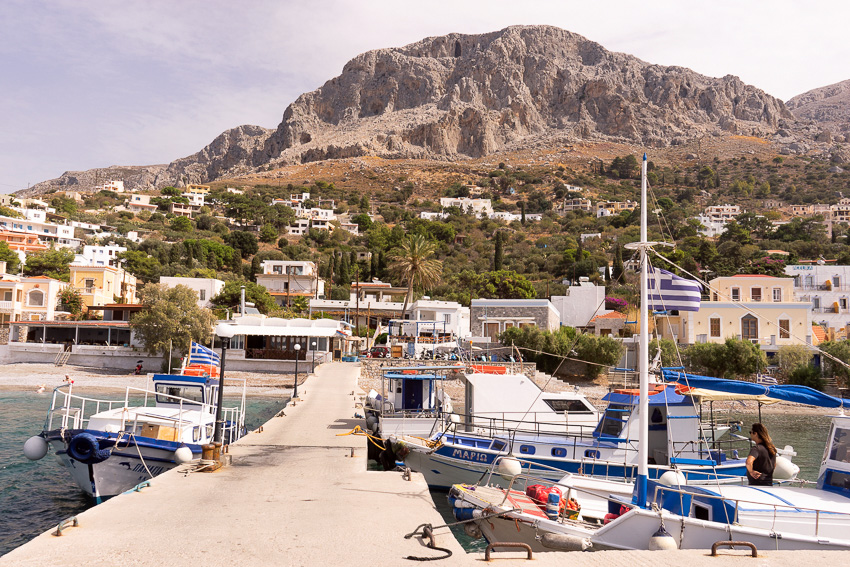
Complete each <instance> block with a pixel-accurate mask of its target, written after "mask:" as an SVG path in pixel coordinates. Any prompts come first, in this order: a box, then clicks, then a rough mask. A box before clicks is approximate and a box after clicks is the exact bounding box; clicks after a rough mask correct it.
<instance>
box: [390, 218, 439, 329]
mask: <svg viewBox="0 0 850 567" xmlns="http://www.w3.org/2000/svg"><path fill="white" fill-rule="evenodd" d="M435 249H436V247H435V245H434V243H433V242H429V241H428V240H425V237H423V236H422V235H420V234H411V235H410V236H409V237H408V238H407V240H405V241H404V242H402V243H401V246H399V248H398V249H397V250H396V251H395V252H394V253H393V254H391V255H390V262H391V264H390V265H389V267H388V268H389V271H390V272H391V273H392V274H394V275H396V276H398V277H399V278H400V279H401V281H402V282H407V295H405V296H404V307H402V309H401V318H402V319H404V315H405V313H407V304H408V303H409V302H410V300H411V299H412V298H413V286H414V285H417V284H418V285H419V286H420V287H422V288H426V289H427V288H431V287H434V286H435V285H437V283H439V281H440V277H441V276H442V272H443V263H442V262H440V261H439V260H436V259H434V258H431V256H433V255H434V252H435Z"/></svg>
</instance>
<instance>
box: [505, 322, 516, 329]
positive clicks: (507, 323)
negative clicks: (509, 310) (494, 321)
mask: <svg viewBox="0 0 850 567" xmlns="http://www.w3.org/2000/svg"><path fill="white" fill-rule="evenodd" d="M513 326H514V324H513V323H511V322H510V321H505V330H506V331H507V330H508V329H510V328H511V327H513Z"/></svg>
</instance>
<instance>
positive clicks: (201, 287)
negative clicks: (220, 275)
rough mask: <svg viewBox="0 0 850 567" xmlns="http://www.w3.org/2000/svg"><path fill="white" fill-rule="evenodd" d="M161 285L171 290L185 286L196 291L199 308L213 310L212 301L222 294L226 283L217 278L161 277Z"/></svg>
mask: <svg viewBox="0 0 850 567" xmlns="http://www.w3.org/2000/svg"><path fill="white" fill-rule="evenodd" d="M159 283H161V284H163V285H166V286H168V287H169V288H172V287H177V286H178V285H184V286H186V287H188V288H189V289H191V290H192V291H194V292H195V293H196V294H197V296H198V307H202V308H203V307H206V308H211V307H212V303H211V302H210V300H211V299H212V298H213V297H215V296H216V295H218V294H219V293H221V290H222V289H224V282H223V281H221V280H217V279H215V278H180V277H168V276H160V278H159Z"/></svg>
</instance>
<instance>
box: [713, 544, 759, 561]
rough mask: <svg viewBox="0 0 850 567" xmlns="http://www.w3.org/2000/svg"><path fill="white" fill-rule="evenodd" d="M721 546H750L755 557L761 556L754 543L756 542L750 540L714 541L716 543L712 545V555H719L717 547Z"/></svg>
mask: <svg viewBox="0 0 850 567" xmlns="http://www.w3.org/2000/svg"><path fill="white" fill-rule="evenodd" d="M720 546H723V547H735V546H740V547H749V548H750V552H751V553H752V556H753V557H758V556H759V552H758V550H757V549H756V544H754V543H751V542H749V541H725V540H724V541H717V542H714V545H712V546H711V556H712V557H716V556H717V548H718V547H720Z"/></svg>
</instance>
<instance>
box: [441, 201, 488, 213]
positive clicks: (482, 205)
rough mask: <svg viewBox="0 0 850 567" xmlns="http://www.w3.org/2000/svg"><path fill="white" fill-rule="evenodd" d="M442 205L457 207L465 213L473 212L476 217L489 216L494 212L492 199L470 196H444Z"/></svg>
mask: <svg viewBox="0 0 850 567" xmlns="http://www.w3.org/2000/svg"><path fill="white" fill-rule="evenodd" d="M440 206H441V207H443V208H444V209H448V208H450V207H457V208H459V209H460V210H461V211H463V212H464V213H471V214H473V215H475V216H476V217H487V218H489V217H490V215H492V214H493V205H492V204H491V202H490V199H470V198H469V197H442V198H440Z"/></svg>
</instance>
